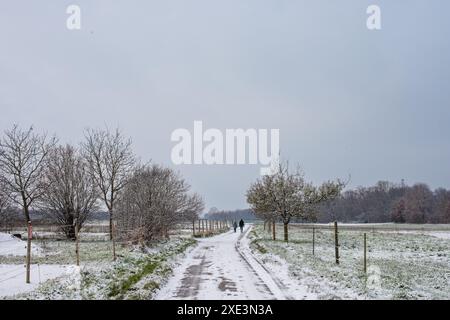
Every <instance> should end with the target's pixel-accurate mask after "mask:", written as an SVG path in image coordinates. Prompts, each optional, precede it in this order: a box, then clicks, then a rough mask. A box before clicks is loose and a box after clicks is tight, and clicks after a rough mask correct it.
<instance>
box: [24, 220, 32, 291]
mask: <svg viewBox="0 0 450 320" xmlns="http://www.w3.org/2000/svg"><path fill="white" fill-rule="evenodd" d="M27 231H28V237H27V258H26V265H27V271H26V273H27V274H26V283H30V265H31V237H32V233H33V232H32V227H31V221H28V226H27Z"/></svg>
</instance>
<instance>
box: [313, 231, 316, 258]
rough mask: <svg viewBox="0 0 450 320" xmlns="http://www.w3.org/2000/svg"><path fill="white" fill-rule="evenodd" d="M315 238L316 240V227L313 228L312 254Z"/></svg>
mask: <svg viewBox="0 0 450 320" xmlns="http://www.w3.org/2000/svg"><path fill="white" fill-rule="evenodd" d="M315 240H316V229H315V228H313V255H314V247H315Z"/></svg>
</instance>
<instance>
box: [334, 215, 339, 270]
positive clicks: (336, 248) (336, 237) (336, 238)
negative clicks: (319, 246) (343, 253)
mask: <svg viewBox="0 0 450 320" xmlns="http://www.w3.org/2000/svg"><path fill="white" fill-rule="evenodd" d="M338 233H339V232H338V224H337V221H335V222H334V245H335V256H336V264H339V236H338Z"/></svg>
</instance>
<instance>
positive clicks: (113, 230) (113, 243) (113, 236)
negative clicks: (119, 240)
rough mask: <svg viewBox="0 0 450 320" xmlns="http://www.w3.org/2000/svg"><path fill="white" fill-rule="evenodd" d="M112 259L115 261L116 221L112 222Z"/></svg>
mask: <svg viewBox="0 0 450 320" xmlns="http://www.w3.org/2000/svg"><path fill="white" fill-rule="evenodd" d="M112 247H113V261H116V221H113V224H112Z"/></svg>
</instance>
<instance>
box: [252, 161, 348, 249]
mask: <svg viewBox="0 0 450 320" xmlns="http://www.w3.org/2000/svg"><path fill="white" fill-rule="evenodd" d="M344 186H345V183H344V182H342V181H340V180H336V181H327V182H325V183H323V184H322V185H320V186H314V185H313V184H312V183H310V182H307V181H306V180H305V177H304V174H303V173H302V172H301V171H300V169H299V168H297V170H296V171H295V172H290V171H289V164H288V163H280V164H279V165H278V168H277V170H276V171H275V172H273V173H272V174H270V175H265V176H263V177H262V178H260V179H259V180H257V181H256V182H255V183H253V184H252V185H251V186H250V188H249V190H248V191H247V202H248V203H249V204H250V207H251V209H252V210H253V211H254V213H255V215H256V216H257V217H258V218H260V219H263V220H264V221H265V222H271V223H272V224H273V223H275V222H277V221H281V222H282V223H283V225H284V240H285V241H288V240H289V235H288V230H289V229H288V225H289V223H290V222H291V221H292V220H293V219H311V220H314V219H315V217H316V214H317V212H318V206H319V205H320V204H322V203H324V202H327V201H330V200H332V199H335V198H336V197H338V196H339V194H340V193H341V191H342V189H343V188H344ZM272 231H273V232H274V231H275V228H274V227H273V230H272ZM274 238H275V233H274Z"/></svg>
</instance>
